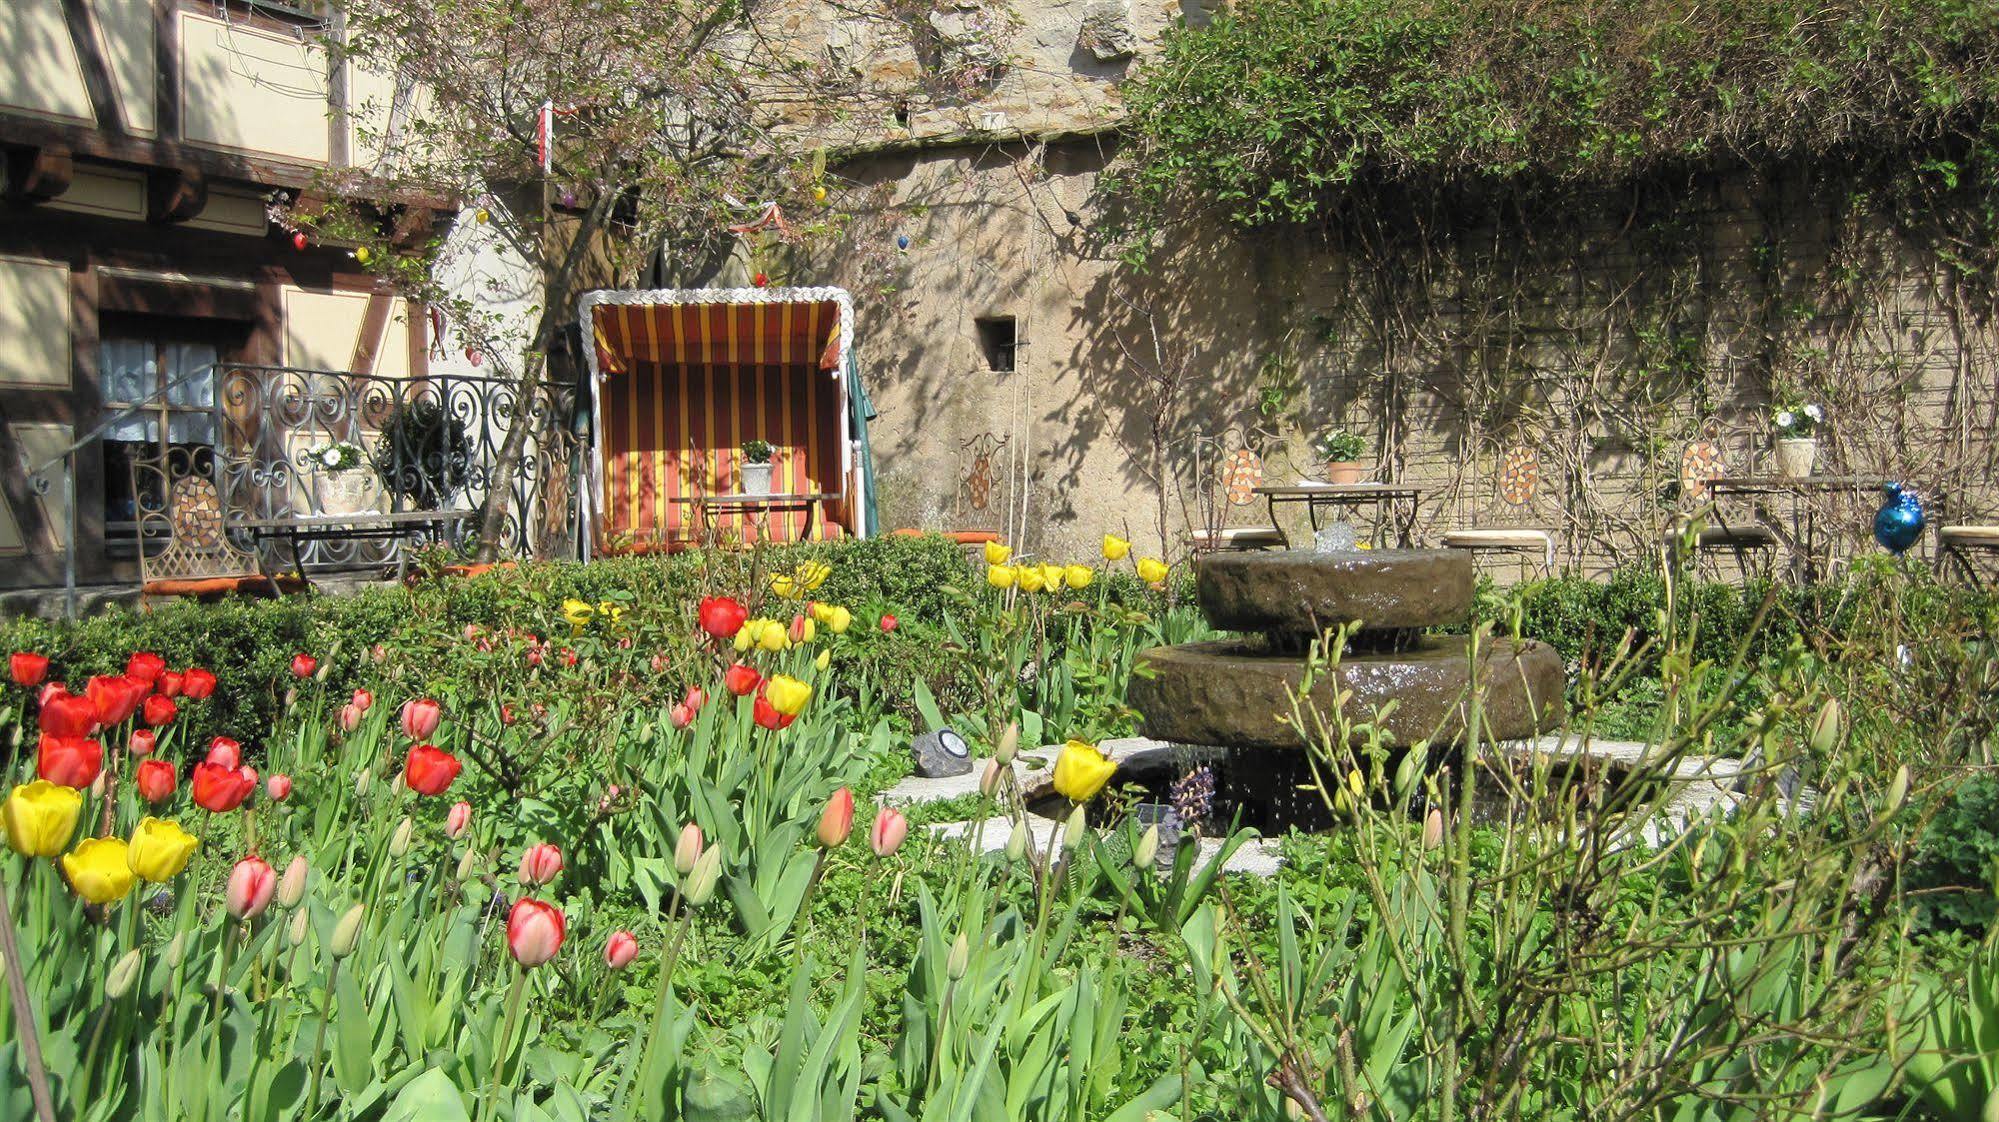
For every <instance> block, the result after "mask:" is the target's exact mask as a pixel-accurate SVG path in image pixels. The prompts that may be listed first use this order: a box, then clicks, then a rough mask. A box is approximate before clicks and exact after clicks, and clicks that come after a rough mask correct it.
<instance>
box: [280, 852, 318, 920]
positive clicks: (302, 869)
mask: <svg viewBox="0 0 1999 1122" xmlns="http://www.w3.org/2000/svg"><path fill="white" fill-rule="evenodd" d="M310 871H311V869H310V867H309V866H308V865H307V864H306V861H305V856H304V855H303V854H301V855H299V856H297V857H294V858H292V861H291V864H289V865H286V866H285V875H284V879H283V880H280V881H279V882H278V907H280V908H296V907H298V902H299V901H300V900H303V899H305V881H306V877H307V876H308V875H309V873H310Z"/></svg>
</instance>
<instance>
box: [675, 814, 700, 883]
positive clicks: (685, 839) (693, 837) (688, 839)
mask: <svg viewBox="0 0 1999 1122" xmlns="http://www.w3.org/2000/svg"><path fill="white" fill-rule="evenodd" d="M700 859H701V827H700V826H699V825H696V824H695V823H693V822H689V823H688V824H687V825H685V826H682V827H681V828H680V841H679V842H677V843H675V845H674V847H673V869H674V871H675V872H677V873H679V874H680V875H681V876H683V877H684V876H686V875H687V874H689V873H691V872H693V871H694V863H695V862H696V861H699V860H700Z"/></svg>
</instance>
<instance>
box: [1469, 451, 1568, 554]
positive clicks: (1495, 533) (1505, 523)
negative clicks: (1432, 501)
mask: <svg viewBox="0 0 1999 1122" xmlns="http://www.w3.org/2000/svg"><path fill="white" fill-rule="evenodd" d="M1493 484H1494V486H1493V493H1492V497H1491V499H1490V500H1489V502H1488V503H1487V505H1486V506H1485V507H1484V508H1483V509H1481V510H1480V511H1479V513H1478V515H1477V516H1476V517H1475V519H1474V523H1475V524H1474V525H1472V526H1468V527H1464V528H1462V529H1456V530H1451V531H1448V532H1447V533H1445V534H1444V547H1445V548H1447V549H1462V550H1465V551H1467V552H1469V553H1471V554H1473V556H1474V559H1476V556H1477V555H1478V554H1480V553H1511V554H1514V555H1515V556H1517V557H1519V558H1520V559H1521V564H1522V566H1523V569H1524V567H1525V566H1526V565H1527V563H1528V562H1529V561H1530V560H1531V559H1533V558H1536V557H1538V558H1540V562H1541V571H1542V572H1543V573H1545V574H1552V573H1553V572H1554V568H1555V535H1554V534H1553V533H1551V532H1550V531H1549V530H1548V528H1547V527H1548V524H1549V522H1550V521H1551V519H1550V518H1549V516H1548V514H1547V512H1546V511H1545V510H1543V509H1542V508H1541V504H1540V496H1541V454H1540V452H1538V451H1537V450H1535V448H1534V447H1533V446H1532V445H1528V444H1515V445H1513V446H1511V447H1509V448H1507V449H1506V450H1505V451H1504V452H1503V453H1502V454H1501V455H1500V457H1499V460H1498V463H1497V464H1496V465H1494V470H1493ZM1522 575H1523V576H1525V575H1526V573H1524V572H1523V573H1522Z"/></svg>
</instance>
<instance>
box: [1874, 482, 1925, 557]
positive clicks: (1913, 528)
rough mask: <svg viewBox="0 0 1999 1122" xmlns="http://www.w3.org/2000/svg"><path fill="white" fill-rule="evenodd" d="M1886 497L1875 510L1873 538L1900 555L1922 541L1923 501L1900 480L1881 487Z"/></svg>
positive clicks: (1883, 546)
mask: <svg viewBox="0 0 1999 1122" xmlns="http://www.w3.org/2000/svg"><path fill="white" fill-rule="evenodd" d="M1881 490H1882V492H1883V493H1884V494H1885V495H1886V496H1887V498H1886V499H1884V500H1883V501H1882V503H1881V509H1880V510H1877V511H1875V512H1874V540H1875V541H1877V542H1880V543H1881V547H1882V548H1883V549H1886V550H1887V551H1888V552H1890V553H1894V554H1900V553H1903V552H1904V551H1906V550H1907V549H1908V548H1909V547H1910V546H1912V545H1914V544H1916V543H1917V542H1918V541H1920V540H1922V536H1923V523H1924V521H1925V519H1924V516H1923V500H1922V499H1921V498H1920V497H1918V496H1917V495H1916V493H1915V491H1913V490H1911V489H1909V488H1907V487H1904V486H1902V485H1901V484H1900V483H1890V484H1888V485H1886V486H1884V487H1882V488H1881Z"/></svg>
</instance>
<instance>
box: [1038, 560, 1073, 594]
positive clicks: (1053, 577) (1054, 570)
mask: <svg viewBox="0 0 1999 1122" xmlns="http://www.w3.org/2000/svg"><path fill="white" fill-rule="evenodd" d="M1065 576H1067V571H1066V570H1064V569H1063V568H1062V566H1060V565H1043V566H1041V584H1042V587H1044V588H1046V589H1048V591H1050V592H1060V591H1062V581H1063V578H1064V577H1065Z"/></svg>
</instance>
